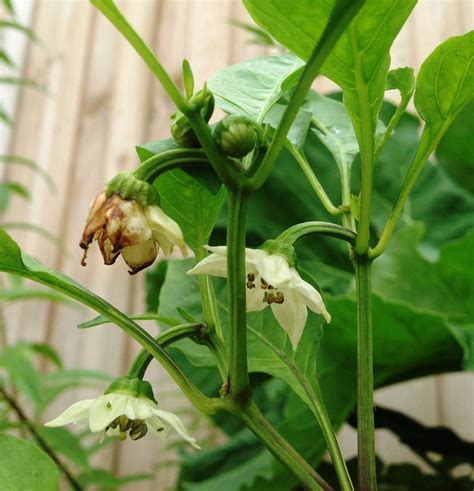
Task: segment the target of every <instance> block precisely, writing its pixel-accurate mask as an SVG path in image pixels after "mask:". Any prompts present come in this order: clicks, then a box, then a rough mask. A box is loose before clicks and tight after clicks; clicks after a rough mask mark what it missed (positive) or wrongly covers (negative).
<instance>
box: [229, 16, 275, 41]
mask: <svg viewBox="0 0 474 491" xmlns="http://www.w3.org/2000/svg"><path fill="white" fill-rule="evenodd" d="M230 23H231V24H232V25H233V26H235V27H239V28H240V29H243V30H244V31H247V32H248V33H249V34H250V35H251V36H252V37H251V38H250V39H249V40H248V41H247V43H249V44H256V45H258V46H270V47H279V46H278V45H277V43H275V41H274V39H273V38H272V37H271V36H269V35H268V34H267V33H266V32H265V31H264V30H263V29H260V27H257V26H255V25H254V24H249V23H247V22H240V21H238V20H231V21H230Z"/></svg>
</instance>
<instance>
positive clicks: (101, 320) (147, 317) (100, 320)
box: [77, 314, 169, 329]
mask: <svg viewBox="0 0 474 491" xmlns="http://www.w3.org/2000/svg"><path fill="white" fill-rule="evenodd" d="M129 318H130V319H133V320H136V321H137V320H138V321H156V322H164V323H165V324H168V322H167V321H169V319H168V318H167V317H162V316H159V315H156V314H142V315H130V316H129ZM109 322H110V320H109V319H107V318H106V317H104V316H103V315H98V316H97V317H94V318H93V319H91V320H89V321H86V322H82V323H81V324H78V326H77V327H78V328H79V329H89V328H90V327H95V326H101V325H103V324H108V323H109Z"/></svg>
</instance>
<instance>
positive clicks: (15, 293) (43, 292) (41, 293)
mask: <svg viewBox="0 0 474 491" xmlns="http://www.w3.org/2000/svg"><path fill="white" fill-rule="evenodd" d="M2 227H3V225H2ZM25 300H47V301H49V302H58V303H63V304H65V305H69V306H71V307H72V306H74V307H77V305H75V304H73V303H72V302H71V300H70V299H69V298H67V297H65V296H64V295H62V294H61V293H56V292H54V291H53V292H52V291H51V290H47V289H46V288H11V289H8V290H3V291H2V292H1V294H0V302H23V301H25Z"/></svg>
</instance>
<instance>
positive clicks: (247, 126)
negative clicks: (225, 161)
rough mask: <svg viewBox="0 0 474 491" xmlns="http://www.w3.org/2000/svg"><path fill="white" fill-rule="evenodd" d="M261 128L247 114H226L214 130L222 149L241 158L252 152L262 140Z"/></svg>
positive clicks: (215, 137) (227, 153)
mask: <svg viewBox="0 0 474 491" xmlns="http://www.w3.org/2000/svg"><path fill="white" fill-rule="evenodd" d="M259 133H260V132H259V128H258V126H257V125H256V124H255V122H254V121H252V120H251V119H249V118H247V117H246V116H226V117H225V118H224V119H223V120H221V121H220V122H219V123H218V125H217V126H216V129H215V131H214V139H215V141H216V143H217V145H218V146H219V147H220V148H221V150H222V151H223V152H224V153H225V154H226V155H229V156H231V157H235V158H240V157H244V156H245V155H247V154H248V153H250V152H251V151H252V150H253V149H254V148H255V146H256V145H257V144H258V143H259V141H260V135H259Z"/></svg>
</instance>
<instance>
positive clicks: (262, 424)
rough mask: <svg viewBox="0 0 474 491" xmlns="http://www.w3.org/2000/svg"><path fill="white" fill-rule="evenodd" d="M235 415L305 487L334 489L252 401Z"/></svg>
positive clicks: (331, 490) (328, 490)
mask: <svg viewBox="0 0 474 491" xmlns="http://www.w3.org/2000/svg"><path fill="white" fill-rule="evenodd" d="M237 416H238V417H239V418H240V419H242V421H244V422H245V424H246V425H247V426H248V427H249V428H250V429H251V430H252V431H253V433H255V435H256V436H257V437H258V438H259V439H260V440H262V442H263V443H264V445H265V446H266V447H267V449H268V450H269V451H270V452H271V453H272V454H273V455H274V456H275V457H276V458H277V459H278V460H279V461H280V462H281V463H282V464H283V465H284V466H285V467H286V468H287V469H288V471H289V472H291V474H293V475H294V476H295V477H296V478H297V479H298V480H299V481H300V483H301V484H302V485H303V486H304V488H305V489H307V490H310V491H334V490H333V488H332V487H331V486H330V485H329V484H328V483H327V482H326V481H324V479H323V478H322V477H321V476H319V475H318V474H317V473H316V471H315V470H314V469H313V468H312V467H311V466H310V465H309V464H308V463H307V462H306V461H305V460H304V459H303V458H302V457H301V455H300V454H299V453H298V452H296V450H295V449H294V448H293V447H292V446H291V445H290V444H289V443H288V442H287V441H286V440H285V439H284V438H283V437H282V436H281V435H280V434H279V433H278V432H277V431H276V430H275V428H273V426H272V425H271V424H270V423H269V422H268V421H267V419H266V418H265V417H264V416H263V414H262V413H261V412H260V410H259V409H258V407H257V406H256V405H255V403H254V402H253V401H250V403H249V404H248V405H247V407H246V408H245V410H244V411H243V412H240V413H237Z"/></svg>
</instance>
